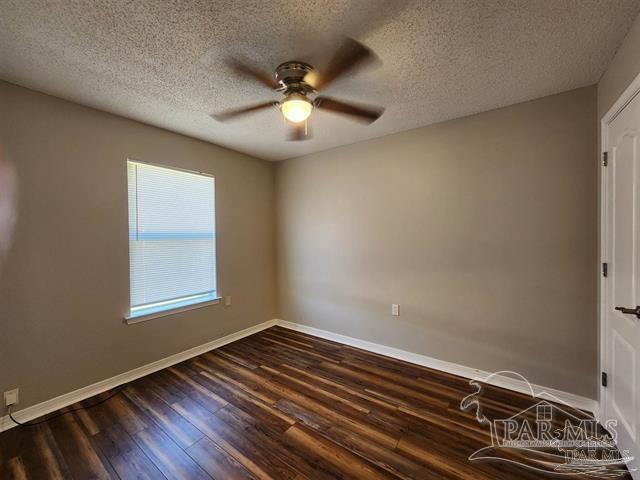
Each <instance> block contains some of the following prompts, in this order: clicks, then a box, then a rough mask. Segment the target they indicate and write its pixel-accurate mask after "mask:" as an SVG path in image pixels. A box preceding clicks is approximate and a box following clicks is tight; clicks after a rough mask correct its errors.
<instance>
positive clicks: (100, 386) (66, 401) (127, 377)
mask: <svg viewBox="0 0 640 480" xmlns="http://www.w3.org/2000/svg"><path fill="white" fill-rule="evenodd" d="M277 323H278V322H277V320H269V321H267V322H263V323H261V324H259V325H254V326H253V327H249V328H245V329H244V330H241V331H239V332H235V333H231V334H229V335H226V336H224V337H222V338H218V339H217V340H213V341H211V342H207V343H205V344H203V345H199V346H197V347H193V348H190V349H189V350H185V351H184V352H180V353H176V354H174V355H171V356H169V357H166V358H163V359H161V360H157V361H155V362H152V363H148V364H147V365H143V366H141V367H138V368H134V369H133V370H129V371H128V372H124V373H121V374H119V375H116V376H115V377H111V378H107V379H106V380H102V381H100V382H97V383H94V384H93V385H89V386H86V387H82V388H79V389H78V390H74V391H73V392H69V393H65V394H64V395H60V396H59V397H55V398H52V399H50V400H46V401H44V402H42V403H38V404H36V405H33V406H31V407H27V408H25V409H22V410H18V411H16V412H15V413H14V414H13V416H14V418H15V419H16V420H18V421H19V422H28V421H30V420H33V419H35V418H38V417H41V416H43V415H46V414H48V413H51V412H55V411H56V410H59V409H61V408H64V407H68V406H69V405H72V404H74V403H76V402H79V401H81V400H85V399H87V398H89V397H92V396H94V395H98V394H99V393H102V392H105V391H107V390H110V389H112V388H115V387H117V386H119V385H122V384H125V383H127V382H131V381H133V380H135V379H137V378H140V377H144V376H145V375H149V374H150V373H153V372H157V371H158V370H162V369H163V368H167V367H170V366H171V365H175V364H176V363H180V362H183V361H185V360H188V359H189V358H192V357H196V356H198V355H201V354H203V353H204V352H208V351H209V350H213V349H215V348H219V347H222V346H223V345H226V344H228V343H231V342H235V341H236V340H240V339H241V338H244V337H247V336H249V335H253V334H254V333H257V332H259V331H261V330H264V329H266V328H269V327H273V326H274V325H276V324H277ZM15 426H16V423H14V422H13V420H11V419H10V418H9V416H8V415H6V416H4V417H0V432H3V431H5V430H9V429H10V428H13V427H15Z"/></svg>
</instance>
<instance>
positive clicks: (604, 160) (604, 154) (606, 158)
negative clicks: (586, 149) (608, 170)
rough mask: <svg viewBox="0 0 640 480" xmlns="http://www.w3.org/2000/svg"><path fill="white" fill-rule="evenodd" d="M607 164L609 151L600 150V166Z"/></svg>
mask: <svg viewBox="0 0 640 480" xmlns="http://www.w3.org/2000/svg"><path fill="white" fill-rule="evenodd" d="M607 165H609V152H602V166H603V167H606V166H607Z"/></svg>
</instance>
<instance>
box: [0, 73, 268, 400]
mask: <svg viewBox="0 0 640 480" xmlns="http://www.w3.org/2000/svg"><path fill="white" fill-rule="evenodd" d="M0 135H1V136H2V139H1V142H2V143H1V146H2V150H4V151H5V153H6V154H8V155H9V161H10V163H11V165H12V166H13V167H14V168H15V171H16V173H17V181H18V188H19V191H18V212H17V213H18V216H17V222H16V226H15V227H16V228H15V234H14V241H13V244H12V247H11V250H10V251H9V253H8V256H7V258H5V259H4V262H3V263H2V266H1V267H0V268H1V270H0V392H3V391H5V390H8V389H9V388H14V387H19V388H20V395H21V398H20V407H21V408H24V407H27V406H29V405H32V404H35V403H38V402H40V401H43V400H47V399H49V398H52V397H54V396H57V395H60V394H62V393H66V392H69V391H71V390H74V389H76V388H79V387H83V386H86V385H88V384H91V383H93V382H96V381H99V380H102V379H105V378H108V377H110V376H113V375H115V374H118V373H121V372H124V371H127V370H130V369H132V368H135V367H138V366H141V365H143V364H146V363H149V362H152V361H154V360H158V359H160V358H163V357H166V356H168V355H170V354H173V353H177V352H180V351H183V350H185V349H188V348H190V347H194V346H197V345H201V344H203V343H205V342H207V341H210V340H213V339H215V338H218V337H221V336H223V335H225V334H228V333H231V332H236V331H238V330H241V329H243V328H246V327H248V326H251V325H255V324H257V323H260V322H263V321H266V320H270V319H272V318H274V316H275V288H274V278H275V265H274V259H275V233H274V226H275V219H274V195H275V192H274V172H273V164H272V163H269V162H265V161H262V160H257V159H254V158H251V157H248V156H246V155H242V154H239V153H236V152H232V151H229V150H226V149H223V148H219V147H216V146H213V145H210V144H207V143H205V142H201V141H198V140H193V139H190V138H187V137H184V136H181V135H177V134H173V133H170V132H167V131H164V130H160V129H157V128H153V127H150V126H147V125H143V124H141V123H137V122H134V121H131V120H126V119H124V118H121V117H117V116H115V115H110V114H107V113H103V112H100V111H97V110H93V109H90V108H86V107H82V106H79V105H76V104H73V103H69V102H66V101H64V100H60V99H57V98H54V97H50V96H46V95H42V94H39V93H36V92H33V91H30V90H26V89H23V88H20V87H17V86H13V85H10V84H7V83H4V82H0ZM127 157H133V158H136V159H140V160H145V161H148V162H155V163H159V164H166V165H174V166H178V167H184V168H188V169H194V170H201V171H205V172H209V173H211V174H214V175H215V176H216V190H217V192H216V201H217V205H216V206H217V214H218V216H217V228H218V267H219V268H218V271H219V288H220V291H221V292H222V293H223V294H225V295H232V296H233V306H232V307H230V308H225V307H223V306H221V305H216V306H211V307H206V308H202V309H198V310H192V311H189V312H185V313H181V314H177V315H173V316H170V317H165V318H161V319H156V320H151V321H148V322H144V323H140V324H137V325H131V326H127V325H124V324H123V322H122V317H123V314H124V313H125V312H126V311H127V308H128V305H129V270H128V268H129V267H128V241H127V238H128V234H127V228H128V223H127V171H126V159H127ZM0 413H1V412H0Z"/></svg>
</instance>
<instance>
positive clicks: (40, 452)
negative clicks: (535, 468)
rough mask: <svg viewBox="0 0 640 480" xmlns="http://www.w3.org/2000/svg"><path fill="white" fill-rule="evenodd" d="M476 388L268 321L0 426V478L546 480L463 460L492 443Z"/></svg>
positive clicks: (490, 400)
mask: <svg viewBox="0 0 640 480" xmlns="http://www.w3.org/2000/svg"><path fill="white" fill-rule="evenodd" d="M473 391H474V390H473V388H472V387H471V386H470V385H469V383H468V380H466V379H463V378H459V377H455V376H453V375H448V374H445V373H442V372H438V371H434V370H430V369H427V368H423V367H418V366H415V365H411V364H408V363H405V362H401V361H398V360H394V359H390V358H386V357H382V356H379V355H375V354H371V353H367V352H364V351H362V350H358V349H355V348H352V347H348V346H345V345H341V344H338V343H334V342H329V341H327V340H323V339H319V338H316V337H312V336H308V335H305V334H302V333H298V332H294V331H290V330H286V329H283V328H280V327H274V328H271V329H269V330H265V331H263V332H260V333H258V334H255V335H252V336H251V337H247V338H245V339H243V340H240V341H237V342H235V343H232V344H229V345H226V346H224V347H222V348H220V349H217V350H214V351H211V352H208V353H206V354H203V355H201V356H199V357H195V358H193V359H191V360H188V361H186V362H183V363H181V364H178V365H175V366H173V367H170V368H168V369H165V370H162V371H160V372H157V373H154V374H152V375H149V376H147V377H144V378H142V379H139V380H137V381H135V382H132V383H131V384H129V385H128V386H127V387H126V388H125V389H124V390H123V391H122V392H121V393H118V394H117V395H115V396H114V397H113V398H111V399H110V400H108V401H107V402H105V403H103V404H101V405H99V406H96V407H93V408H89V409H86V410H80V411H76V412H73V413H69V414H67V415H64V416H62V417H58V418H55V419H53V420H51V421H50V422H48V423H45V424H43V425H40V426H38V427H34V428H25V427H18V428H14V429H12V430H9V431H7V432H4V433H2V434H0V478H2V479H7V478H16V479H25V478H28V479H47V478H56V479H75V480H85V479H94V478H99V479H102V478H114V479H117V478H120V479H123V480H124V479H163V478H165V477H166V478H170V479H173V478H177V479H211V478H214V479H224V480H227V479H275V480H287V479H295V480H302V479H353V478H362V479H397V478H402V479H421V480H422V479H474V480H496V479H508V478H523V479H539V478H546V477H544V476H543V475H540V474H534V473H532V472H529V471H527V470H524V469H522V468H520V467H517V466H510V465H509V464H506V463H500V464H497V463H492V464H487V463H475V462H474V463H471V462H469V461H468V456H469V455H470V454H471V453H472V452H473V451H475V450H477V449H479V448H481V447H483V446H486V445H488V444H489V443H490V437H489V434H488V431H487V428H486V427H482V426H480V425H479V424H478V423H477V422H476V420H475V418H474V412H469V413H466V412H462V411H460V409H459V404H460V401H461V399H462V398H464V397H465V396H466V395H468V394H469V393H472V392H473ZM107 395H108V392H107V393H105V394H103V395H102V396H98V397H95V398H92V399H89V400H87V401H85V402H83V403H82V404H80V405H91V404H93V403H95V402H96V401H97V400H100V398H104V397H105V396H107ZM484 403H485V404H486V405H488V406H487V407H486V413H487V414H488V415H491V414H494V415H495V416H496V417H499V418H504V417H506V415H505V413H509V414H513V413H516V412H518V411H520V410H522V409H523V408H524V407H526V406H527V405H528V404H529V403H530V400H529V399H526V397H524V396H520V395H518V394H514V393H510V392H507V391H505V390H501V389H498V388H493V387H491V388H488V390H487V394H486V395H485V398H484ZM80 405H74V406H72V407H71V408H73V407H78V406H80ZM549 478H552V477H549Z"/></svg>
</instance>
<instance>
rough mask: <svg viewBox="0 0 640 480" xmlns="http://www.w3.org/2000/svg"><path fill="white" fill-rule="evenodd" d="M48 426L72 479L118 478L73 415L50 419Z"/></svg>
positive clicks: (101, 479)
mask: <svg viewBox="0 0 640 480" xmlns="http://www.w3.org/2000/svg"><path fill="white" fill-rule="evenodd" d="M49 426H50V428H51V431H52V433H53V436H54V438H55V441H56V444H57V445H58V448H60V451H61V452H62V456H63V457H64V459H65V461H66V464H67V466H68V468H69V472H70V473H71V476H72V477H73V478H74V479H76V480H80V479H83V478H92V479H100V480H103V479H117V478H118V477H117V475H115V472H113V469H112V468H111V466H110V465H108V464H105V463H104V462H103V460H102V459H101V458H100V455H98V453H97V452H96V450H95V448H94V447H93V444H92V441H91V440H90V438H89V437H88V436H87V435H86V434H85V432H84V431H83V429H82V427H81V426H80V425H79V424H78V422H77V420H76V418H75V417H74V416H73V415H64V416H62V417H60V418H58V419H56V420H54V421H52V423H51V424H50V425H49Z"/></svg>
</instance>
